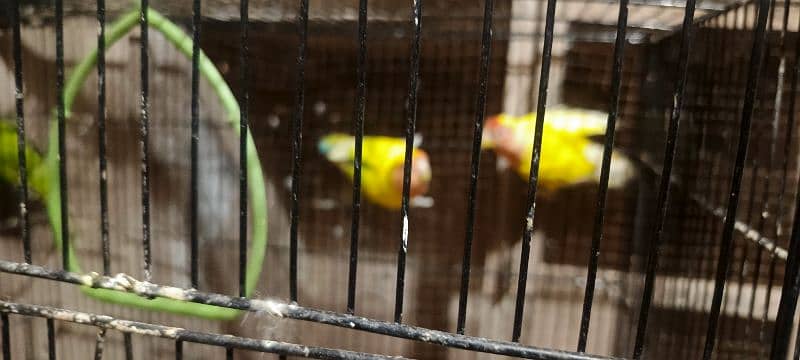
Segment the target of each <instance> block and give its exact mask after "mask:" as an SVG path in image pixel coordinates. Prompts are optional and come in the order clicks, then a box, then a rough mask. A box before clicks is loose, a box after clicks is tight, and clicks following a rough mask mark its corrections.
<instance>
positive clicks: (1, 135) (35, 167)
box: [0, 120, 48, 198]
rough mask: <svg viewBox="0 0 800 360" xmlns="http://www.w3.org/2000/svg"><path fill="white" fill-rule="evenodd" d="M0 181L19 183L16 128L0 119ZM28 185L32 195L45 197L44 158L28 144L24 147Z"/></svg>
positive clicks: (46, 189) (45, 174)
mask: <svg viewBox="0 0 800 360" xmlns="http://www.w3.org/2000/svg"><path fill="white" fill-rule="evenodd" d="M0 164H2V166H0V181H4V182H6V183H9V184H14V185H19V152H18V147H17V128H16V126H15V125H14V123H12V122H10V121H5V120H0ZM25 165H26V169H27V174H28V179H27V180H28V186H29V188H30V189H31V190H33V191H32V196H33V197H41V198H45V197H46V196H47V193H48V183H47V169H46V167H45V163H44V158H43V156H42V155H40V154H39V153H38V152H36V151H35V150H33V148H31V147H30V145H28V146H27V147H26V149H25Z"/></svg>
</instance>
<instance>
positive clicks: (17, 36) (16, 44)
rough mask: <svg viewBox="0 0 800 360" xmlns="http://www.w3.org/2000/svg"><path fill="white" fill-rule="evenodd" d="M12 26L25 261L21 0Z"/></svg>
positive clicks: (13, 7) (28, 252)
mask: <svg viewBox="0 0 800 360" xmlns="http://www.w3.org/2000/svg"><path fill="white" fill-rule="evenodd" d="M10 6H11V9H10V10H11V21H12V24H11V27H12V28H13V32H14V34H13V37H14V40H13V44H12V46H13V50H12V51H13V53H14V98H15V101H16V109H17V155H18V161H19V216H20V220H21V221H22V224H21V225H22V234H21V237H22V252H23V256H24V257H25V262H26V263H28V264H30V263H31V262H33V260H32V256H31V234H30V231H31V227H30V222H29V221H28V166H27V159H26V156H25V155H26V154H25V110H24V109H25V106H24V99H25V95H24V85H23V83H22V31H21V30H20V25H19V0H11V1H10Z"/></svg>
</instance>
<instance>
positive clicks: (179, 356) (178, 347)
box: [175, 340, 183, 360]
mask: <svg viewBox="0 0 800 360" xmlns="http://www.w3.org/2000/svg"><path fill="white" fill-rule="evenodd" d="M175 360H183V341H180V340H177V341H175Z"/></svg>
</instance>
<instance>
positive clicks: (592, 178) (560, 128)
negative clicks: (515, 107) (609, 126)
mask: <svg viewBox="0 0 800 360" xmlns="http://www.w3.org/2000/svg"><path fill="white" fill-rule="evenodd" d="M607 118H608V115H607V114H605V113H601V112H596V111H588V110H578V109H569V108H553V109H548V110H547V112H546V113H545V120H544V126H543V132H542V148H541V160H540V162H539V176H538V184H539V186H541V188H543V189H544V190H557V189H560V188H562V187H567V186H572V185H576V184H580V183H587V182H598V181H599V178H600V168H601V163H602V158H603V146H602V145H601V144H598V143H595V142H593V141H592V140H591V139H590V137H591V136H597V135H601V134H604V133H605V127H606V120H607ZM535 124H536V113H530V114H526V115H522V116H518V117H514V116H509V115H506V114H500V115H497V116H493V117H490V118H489V119H488V120H487V122H486V126H485V129H484V135H483V138H484V141H483V143H482V144H481V145H482V147H483V148H484V149H493V150H495V151H496V152H497V154H498V155H499V156H500V157H502V158H503V159H504V160H506V161H508V162H509V163H510V165H511V167H512V168H513V169H514V170H515V172H517V173H518V174H519V175H520V176H521V177H522V178H523V179H526V180H527V179H528V177H529V174H530V170H531V158H532V154H533V137H534V133H535ZM632 176H633V168H632V165H631V164H630V162H629V161H628V159H627V158H625V157H624V156H623V155H621V154H619V153H617V152H613V153H612V160H611V176H610V178H609V187H610V188H619V187H622V186H624V184H625V183H627V181H628V180H629V179H630V178H631V177H632Z"/></svg>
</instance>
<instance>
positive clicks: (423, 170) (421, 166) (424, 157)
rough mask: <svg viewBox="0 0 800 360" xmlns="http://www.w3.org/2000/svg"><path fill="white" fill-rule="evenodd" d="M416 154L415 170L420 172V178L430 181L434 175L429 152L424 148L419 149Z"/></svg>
mask: <svg viewBox="0 0 800 360" xmlns="http://www.w3.org/2000/svg"><path fill="white" fill-rule="evenodd" d="M416 155H417V156H415V159H414V170H415V171H417V172H418V176H419V178H420V180H422V181H424V182H426V183H427V182H430V181H431V178H432V177H433V175H432V171H431V163H430V160H429V159H428V154H427V153H426V152H425V151H423V150H417V154H416Z"/></svg>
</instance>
